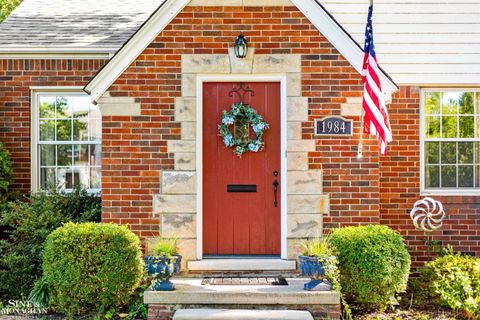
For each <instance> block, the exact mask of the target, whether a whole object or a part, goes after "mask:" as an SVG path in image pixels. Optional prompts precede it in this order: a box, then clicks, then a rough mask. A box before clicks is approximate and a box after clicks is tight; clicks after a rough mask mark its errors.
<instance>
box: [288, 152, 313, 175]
mask: <svg viewBox="0 0 480 320" xmlns="http://www.w3.org/2000/svg"><path fill="white" fill-rule="evenodd" d="M287 170H288V171H294V170H296V171H298V170H308V153H307V152H288V153H287Z"/></svg>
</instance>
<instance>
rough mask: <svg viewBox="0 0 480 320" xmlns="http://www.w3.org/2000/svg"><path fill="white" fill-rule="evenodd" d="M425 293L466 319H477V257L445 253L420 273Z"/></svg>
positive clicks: (479, 304) (479, 291) (479, 306)
mask: <svg viewBox="0 0 480 320" xmlns="http://www.w3.org/2000/svg"><path fill="white" fill-rule="evenodd" d="M421 274H422V280H423V281H425V282H427V283H428V284H429V289H430V290H429V292H430V293H432V294H433V295H435V296H436V297H437V298H438V300H439V301H440V302H441V303H442V304H443V305H445V306H447V307H450V308H451V309H453V310H454V311H456V312H459V313H460V314H461V315H462V316H463V317H465V318H468V319H479V318H480V258H475V257H470V256H466V255H461V254H460V253H457V254H455V253H453V252H451V251H450V252H446V254H445V255H443V256H441V257H439V258H437V259H435V260H434V261H432V262H429V263H427V264H426V265H425V268H424V269H423V270H422V273H421Z"/></svg>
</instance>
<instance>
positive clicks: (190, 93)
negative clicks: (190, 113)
mask: <svg viewBox="0 0 480 320" xmlns="http://www.w3.org/2000/svg"><path fill="white" fill-rule="evenodd" d="M182 96H183V97H196V96H197V75H196V74H195V73H182Z"/></svg>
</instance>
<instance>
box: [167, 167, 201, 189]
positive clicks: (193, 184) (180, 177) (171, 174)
mask: <svg viewBox="0 0 480 320" xmlns="http://www.w3.org/2000/svg"><path fill="white" fill-rule="evenodd" d="M162 193H164V194H195V193H197V174H196V172H194V171H163V172H162Z"/></svg>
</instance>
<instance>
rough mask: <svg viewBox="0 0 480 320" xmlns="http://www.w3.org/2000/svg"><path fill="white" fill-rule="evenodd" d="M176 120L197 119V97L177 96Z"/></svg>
mask: <svg viewBox="0 0 480 320" xmlns="http://www.w3.org/2000/svg"><path fill="white" fill-rule="evenodd" d="M175 121H197V99H196V98H184V97H177V98H175Z"/></svg>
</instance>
